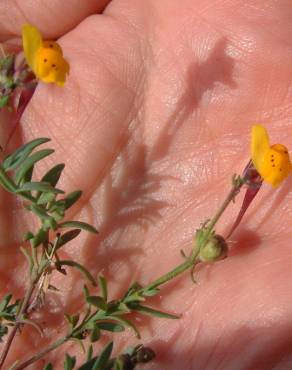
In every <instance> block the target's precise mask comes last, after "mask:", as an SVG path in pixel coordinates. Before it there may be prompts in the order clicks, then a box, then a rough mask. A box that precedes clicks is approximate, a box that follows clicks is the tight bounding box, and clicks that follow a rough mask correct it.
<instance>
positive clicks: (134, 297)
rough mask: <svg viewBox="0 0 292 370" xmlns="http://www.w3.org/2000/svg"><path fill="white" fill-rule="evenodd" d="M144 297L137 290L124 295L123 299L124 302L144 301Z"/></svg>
mask: <svg viewBox="0 0 292 370" xmlns="http://www.w3.org/2000/svg"><path fill="white" fill-rule="evenodd" d="M144 301H145V298H144V297H142V296H141V293H139V292H133V293H132V294H131V295H129V296H127V297H125V298H124V299H123V302H124V303H127V304H128V303H130V302H144Z"/></svg>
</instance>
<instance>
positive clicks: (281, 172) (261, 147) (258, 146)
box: [251, 125, 292, 187]
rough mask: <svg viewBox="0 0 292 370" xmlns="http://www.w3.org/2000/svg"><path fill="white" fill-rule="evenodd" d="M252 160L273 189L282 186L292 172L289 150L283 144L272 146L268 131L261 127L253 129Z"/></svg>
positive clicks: (257, 126)
mask: <svg viewBox="0 0 292 370" xmlns="http://www.w3.org/2000/svg"><path fill="white" fill-rule="evenodd" d="M251 159H252V162H253V165H254V167H255V168H256V170H257V171H258V172H259V174H260V175H261V177H262V178H263V180H264V181H266V182H268V183H269V184H271V185H272V186H273V187H276V186H278V185H280V183H281V182H282V181H283V180H285V178H286V177H287V176H288V175H289V173H290V172H291V170H292V164H291V161H290V157H289V153H288V150H287V148H286V147H285V146H284V145H282V144H274V145H272V146H271V145H270V140H269V136H268V133H267V131H266V129H265V128H264V127H263V126H260V125H255V126H253V127H252V134H251Z"/></svg>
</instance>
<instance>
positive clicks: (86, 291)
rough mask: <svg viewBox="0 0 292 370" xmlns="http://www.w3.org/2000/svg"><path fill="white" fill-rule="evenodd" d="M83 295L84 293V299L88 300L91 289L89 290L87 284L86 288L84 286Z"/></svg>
mask: <svg viewBox="0 0 292 370" xmlns="http://www.w3.org/2000/svg"><path fill="white" fill-rule="evenodd" d="M83 293H84V297H85V299H86V298H87V297H88V296H89V289H88V287H87V285H86V284H84V286H83Z"/></svg>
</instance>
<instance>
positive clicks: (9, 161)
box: [2, 138, 50, 171]
mask: <svg viewBox="0 0 292 370" xmlns="http://www.w3.org/2000/svg"><path fill="white" fill-rule="evenodd" d="M48 141H50V139H48V138H39V139H35V140H32V141H30V142H29V143H27V144H25V145H23V146H22V147H20V148H19V149H17V150H16V151H15V152H14V153H12V154H10V155H9V156H7V157H6V158H5V159H4V161H3V163H2V165H3V168H4V169H5V170H6V171H8V170H14V169H16V168H17V167H18V166H19V165H20V164H21V163H22V162H23V161H24V160H25V159H26V158H27V157H28V156H29V155H30V153H31V152H32V151H33V150H34V148H36V147H37V146H39V145H41V144H44V143H47V142H48Z"/></svg>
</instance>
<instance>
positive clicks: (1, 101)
mask: <svg viewBox="0 0 292 370" xmlns="http://www.w3.org/2000/svg"><path fill="white" fill-rule="evenodd" d="M8 101H9V95H4V96H1V98H0V108H4V107H5V106H6V105H7V103H8Z"/></svg>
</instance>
